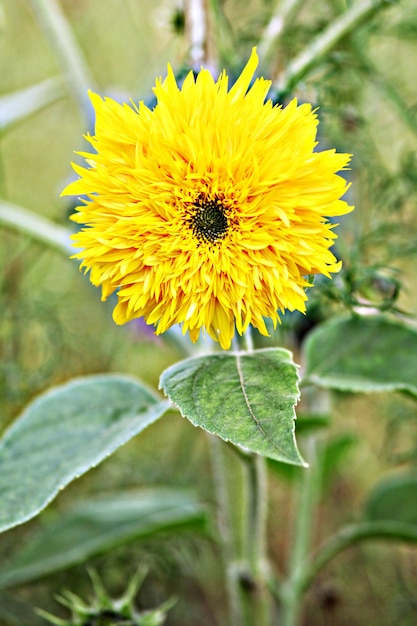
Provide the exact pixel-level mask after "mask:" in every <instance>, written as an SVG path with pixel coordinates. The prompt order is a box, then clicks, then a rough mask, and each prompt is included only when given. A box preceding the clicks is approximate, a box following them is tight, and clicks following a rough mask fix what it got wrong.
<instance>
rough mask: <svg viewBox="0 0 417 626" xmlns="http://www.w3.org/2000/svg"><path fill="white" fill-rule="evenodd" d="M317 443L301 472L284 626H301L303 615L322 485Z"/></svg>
mask: <svg viewBox="0 0 417 626" xmlns="http://www.w3.org/2000/svg"><path fill="white" fill-rule="evenodd" d="M316 446H317V442H316V440H315V438H314V437H311V438H310V439H309V441H308V442H307V449H306V457H307V459H308V462H309V464H310V467H309V468H306V469H304V470H303V471H302V474H301V485H300V488H299V492H298V501H297V506H296V511H295V528H294V540H293V545H292V552H291V556H290V563H289V572H288V576H287V578H286V580H285V582H284V583H283V585H282V588H281V603H282V626H297V624H298V623H299V619H300V614H301V606H302V602H301V598H302V593H303V581H304V577H305V569H306V568H307V563H308V555H309V551H310V544H311V536H312V532H313V519H314V509H315V506H316V503H317V500H318V497H319V492H320V485H321V463H320V459H319V455H318V454H317V449H316Z"/></svg>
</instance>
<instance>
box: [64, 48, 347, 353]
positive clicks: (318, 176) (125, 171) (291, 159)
mask: <svg viewBox="0 0 417 626" xmlns="http://www.w3.org/2000/svg"><path fill="white" fill-rule="evenodd" d="M256 66H257V55H256V52H255V50H253V51H252V55H251V57H250V59H249V61H248V63H247V65H246V67H245V68H244V70H243V72H242V74H241V75H240V77H239V78H238V80H237V81H236V83H235V84H234V85H233V86H232V88H231V89H230V90H228V77H227V75H226V73H225V72H223V73H222V74H221V75H220V77H219V78H218V80H217V81H214V79H213V78H212V76H211V74H210V73H209V71H208V70H206V69H202V70H201V71H200V73H199V74H198V76H197V78H194V75H193V73H192V72H190V73H189V74H188V76H187V77H186V79H185V81H184V83H183V85H182V88H181V89H179V87H178V85H177V83H176V80H175V77H174V74H173V72H172V70H171V68H170V67H168V76H167V78H166V79H165V80H164V81H162V80H158V81H157V83H156V86H155V88H154V92H155V95H156V99H157V104H156V106H155V108H154V109H153V110H150V109H149V108H148V107H146V106H145V105H144V104H143V102H141V103H140V105H139V107H135V106H129V105H127V104H124V105H120V104H118V103H116V102H115V101H113V100H111V99H110V98H105V99H104V100H102V99H101V98H100V97H99V96H97V95H96V94H91V100H92V103H93V105H94V108H95V111H96V128H95V135H94V136H88V137H87V140H88V141H89V142H90V143H91V145H92V146H93V148H94V149H95V150H96V153H94V154H89V153H82V156H84V157H85V159H86V160H87V163H88V166H89V167H88V168H82V167H79V166H76V165H74V169H75V170H76V172H77V173H78V174H79V175H80V179H79V180H77V181H75V182H74V183H71V184H70V185H69V186H68V187H67V188H66V189H65V191H64V194H66V195H83V196H86V197H87V200H86V201H85V202H84V205H83V206H80V207H78V210H77V212H76V214H75V215H73V216H72V219H73V220H74V221H76V222H78V223H79V224H82V225H83V226H84V228H83V229H82V230H81V232H79V233H77V234H76V235H74V241H75V244H76V245H77V246H78V247H80V248H81V252H79V253H77V254H76V255H75V257H77V258H79V259H82V263H81V266H82V267H85V268H86V270H91V274H90V279H91V282H92V283H93V284H94V285H101V286H102V293H103V299H105V298H107V297H108V296H109V295H110V294H111V293H113V292H114V291H115V290H117V296H118V303H117V305H116V307H115V310H114V319H115V321H116V322H117V323H118V324H123V323H125V322H128V321H129V320H131V319H134V318H136V317H142V316H143V317H144V318H145V321H146V322H147V323H148V324H154V325H155V326H156V332H157V333H162V332H164V331H166V330H167V329H168V328H170V327H171V326H172V325H173V324H177V323H180V324H182V328H183V332H184V333H185V332H187V331H188V332H189V334H190V336H191V339H192V340H193V341H195V340H196V339H197V338H198V336H199V333H200V330H201V328H205V329H206V330H207V332H208V333H209V335H210V336H211V337H213V338H214V339H215V340H217V341H219V342H220V344H221V346H222V347H223V348H228V347H229V346H230V344H231V340H232V337H233V335H234V332H235V328H236V330H237V331H238V333H240V334H242V333H244V332H245V330H246V329H247V327H248V325H249V324H252V325H253V326H255V327H256V328H257V329H258V330H259V331H260V332H261V333H262V334H267V329H266V326H265V322H264V318H266V317H269V318H271V319H272V320H273V322H274V324H276V323H277V321H279V313H283V312H284V311H285V309H289V310H299V311H304V310H305V301H306V299H307V296H306V294H305V289H306V287H308V285H309V283H308V281H307V280H306V278H305V277H306V276H307V275H311V274H325V275H326V276H329V275H330V273H333V272H337V271H339V269H340V263H338V262H337V260H336V258H335V257H334V255H333V254H332V253H331V252H330V250H329V248H330V247H331V245H332V243H333V240H334V239H335V237H336V235H335V234H334V233H333V231H332V228H333V226H332V224H330V223H329V221H328V219H327V218H329V217H333V216H336V215H342V214H344V213H347V212H349V211H350V210H351V207H349V206H348V205H347V204H346V202H344V201H343V200H340V198H341V196H342V195H343V194H344V192H345V191H346V188H347V185H346V182H345V180H344V179H343V178H342V177H341V176H338V175H337V173H336V172H338V171H339V170H342V169H343V168H345V167H346V166H347V164H348V162H349V157H350V155H347V154H337V153H336V152H335V151H334V150H325V151H322V152H317V151H315V148H316V145H317V142H316V131H317V123H318V122H317V117H316V115H315V113H314V111H312V108H311V105H309V104H302V105H300V106H298V105H297V102H296V100H293V101H292V102H290V104H289V105H288V106H287V107H285V108H281V107H280V106H273V104H272V102H271V101H270V100H268V101H265V98H266V95H267V92H268V89H269V87H270V82H269V81H266V80H264V79H263V78H258V79H257V80H255V82H254V83H253V85H252V86H251V87H250V88H249V86H250V82H251V80H252V77H253V74H254V72H255V69H256Z"/></svg>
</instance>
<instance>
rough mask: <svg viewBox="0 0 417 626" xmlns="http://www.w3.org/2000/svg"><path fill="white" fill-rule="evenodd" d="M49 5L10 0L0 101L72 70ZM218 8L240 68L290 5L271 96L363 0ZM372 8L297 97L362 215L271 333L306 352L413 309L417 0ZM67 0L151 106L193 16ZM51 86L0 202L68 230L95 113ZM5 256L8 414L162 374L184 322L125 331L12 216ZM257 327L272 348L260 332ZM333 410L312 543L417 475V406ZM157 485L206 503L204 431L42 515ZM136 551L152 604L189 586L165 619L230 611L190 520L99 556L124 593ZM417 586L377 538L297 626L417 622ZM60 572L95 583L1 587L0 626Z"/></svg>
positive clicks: (21, 535) (118, 461) (2, 297)
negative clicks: (347, 164)
mask: <svg viewBox="0 0 417 626" xmlns="http://www.w3.org/2000/svg"><path fill="white" fill-rule="evenodd" d="M359 2H360V0H357V3H359ZM39 4H40V3H39V2H35V1H33V2H31V1H30V0H3V1H2V2H1V4H0V75H1V82H0V98H1V97H2V96H7V97H9V96H10V94H11V93H15V92H19V91H20V90H25V89H27V88H29V87H32V86H35V85H40V84H42V83H43V82H44V81H48V80H49V79H51V78H55V77H58V82H57V83H56V84H57V85H58V84H60V82H59V81H60V80H61V79H62V75H64V74H65V72H64V70H63V68H62V65H61V64H60V61H59V59H58V56H57V54H56V50H55V49H54V47H53V44H52V43H51V41H50V39H48V37H47V34H46V31H45V30H44V29H43V27H42V25H41V20H40V19H39V8H38V7H39ZM208 4H209V6H210V8H211V15H212V24H211V30H212V33H211V36H212V39H213V42H214V44H213V50H214V51H215V53H213V59H214V62H215V64H218V65H219V66H220V67H223V66H226V67H227V68H228V69H230V70H231V71H232V72H233V71H234V72H235V73H237V72H238V71H239V70H240V68H241V67H242V65H243V62H244V60H245V59H246V58H247V56H248V51H249V50H250V48H251V46H253V45H256V44H258V46H259V49H262V45H263V44H264V43H265V41H266V39H265V37H266V32H267V29H268V26H269V25H270V24H271V22H272V20H273V19H274V17H277V16H279V15H280V11H282V12H283V14H284V13H285V16H286V18H285V20H284V22H283V25H284V26H283V29H282V31H281V33H279V34H278V35H277V36H276V38H275V39H274V40H273V44H272V45H271V46H270V47H269V48H265V49H266V51H267V52H268V54H265V57H264V61H263V60H262V58H261V63H263V64H262V72H263V73H264V75H265V76H269V77H271V78H272V80H273V93H277V90H276V87H277V85H279V79H280V76H282V72H283V71H284V70H285V68H286V67H287V66H288V64H289V63H290V62H291V60H293V59H294V58H295V57H296V56H297V55H298V54H299V53H301V52H302V51H303V50H304V49H305V46H308V45H309V44H310V43H311V42H312V41H313V40H314V39H315V38H316V37H320V35H321V34H322V33H323V32H324V31H325V30H326V28H328V27H329V26H331V24H332V23H336V21H337V19H338V18H339V17H340V16H341V15H342V14H343V12H344V11H346V10H347V9H349V7H351V6H352V5H353V4H355V3H352V2H350V1H349V0H325V1H324V2H323V1H321V0H320V1H319V0H305V1H304V2H300V1H298V2H297V1H292V2H291V0H290V1H288V0H282V1H281V2H273V0H265V1H264V2H262V0H244V1H241V0H227V1H226V0H211V2H210V3H208ZM375 4H380V5H381V6H382V9H383V10H380V11H379V10H378V11H377V10H375V11H374V13H373V14H372V15H370V16H369V19H367V21H365V22H364V23H362V24H360V25H359V26H358V27H356V28H355V29H354V30H353V31H352V32H350V33H349V34H347V35H346V36H345V37H343V38H342V39H341V40H340V41H338V42H337V44H336V45H335V46H334V47H333V48H332V50H331V51H329V52H328V53H326V55H325V56H324V58H323V59H322V60H321V62H320V63H317V64H316V65H314V66H313V67H312V68H311V69H310V70H309V72H308V73H307V74H306V75H305V76H303V78H302V80H300V81H299V82H298V84H297V85H296V87H295V89H294V90H293V94H292V95H296V96H297V97H298V99H299V100H300V101H303V100H308V101H311V102H313V103H314V104H315V105H317V107H319V109H318V114H319V117H320V120H321V126H320V137H319V139H320V145H321V146H322V147H328V146H334V147H336V148H337V149H338V150H339V151H346V152H351V153H353V155H354V157H353V161H352V170H351V171H349V172H346V176H347V177H348V178H349V180H351V181H352V187H351V189H350V190H349V201H351V202H352V203H353V204H355V205H356V207H357V210H356V211H355V212H354V213H353V214H351V215H349V216H347V217H346V218H343V220H342V224H341V226H339V229H338V232H339V239H338V241H337V253H338V254H339V256H340V257H341V258H342V259H343V269H342V272H341V273H340V274H339V275H338V276H337V277H336V278H335V279H334V280H333V281H332V282H330V281H328V280H327V279H326V280H324V279H323V280H317V281H316V284H315V286H314V287H313V288H312V289H311V290H310V303H309V310H308V315H307V316H306V317H303V316H300V315H293V316H292V315H288V316H287V317H286V318H285V319H284V320H283V322H284V323H283V326H282V328H280V329H277V331H276V332H275V333H274V334H273V341H272V343H274V344H275V345H276V344H279V345H282V344H283V343H284V344H286V345H290V346H292V347H294V348H295V349H296V350H297V349H298V347H299V345H300V343H301V342H302V340H303V338H304V336H305V335H306V334H307V333H308V332H309V330H310V329H311V328H312V327H313V326H314V325H315V324H317V323H318V322H320V321H321V320H323V319H325V318H327V317H330V316H331V315H333V314H334V313H335V312H340V311H344V310H346V309H349V310H350V309H352V308H354V309H355V308H358V307H367V308H371V309H372V308H379V309H383V310H385V311H388V312H391V313H393V314H394V315H403V314H406V315H408V316H412V315H415V312H416V295H415V287H414V285H415V279H414V276H415V272H416V269H417V268H416V259H415V253H416V241H417V220H416V219H415V207H416V201H417V184H416V183H417V158H416V146H417V82H416V81H415V80H411V77H412V76H413V75H414V66H415V63H416V62H417V13H416V10H415V0H403V1H401V2H394V1H393V2H391V3H389V2H385V3H384V2H381V3H375ZM61 7H62V10H63V13H64V15H65V16H66V18H67V20H68V24H69V25H70V27H71V29H72V33H73V35H74V38H75V40H76V42H78V45H79V48H80V50H81V51H82V55H83V57H84V58H85V63H86V67H87V68H88V72H89V73H90V74H91V76H92V77H94V81H95V83H96V85H98V87H96V88H97V89H98V90H99V91H100V92H102V93H103V94H109V95H111V96H113V97H116V98H123V99H129V98H130V97H132V98H133V99H134V100H137V99H144V100H147V101H148V100H149V98H150V97H151V95H152V94H151V87H152V85H153V83H154V78H155V76H158V75H163V74H164V73H165V71H166V64H167V62H170V63H171V64H172V66H173V67H174V68H175V69H176V70H178V71H180V70H182V71H184V68H187V67H188V57H187V54H188V45H187V41H186V20H185V17H186V15H185V12H184V6H183V4H182V3H181V2H180V1H179V0H178V1H176V0H172V1H169V0H158V2H155V1H151V0H106V2H105V3H103V2H100V1H99V0H61ZM64 83H65V81H64ZM54 84H55V83H54ZM274 89H275V91H274ZM58 91H59V94H60V95H59V97H58ZM58 91H57V93H56V98H55V96H54V97H52V96H53V94H52V93H51V94H50V96H51V103H50V104H48V103H47V102H46V101H45V103H44V105H42V106H39V110H38V111H37V112H36V111H33V112H31V113H30V115H29V113H28V115H27V116H25V117H24V119H23V118H22V120H21V121H20V123H16V120H13V124H7V125H6V123H4V124H3V123H2V122H4V119H3V120H0V128H1V129H2V130H1V135H0V198H1V199H3V200H6V201H8V202H12V203H16V204H17V205H21V206H23V207H26V208H28V209H31V210H32V211H34V212H35V213H37V214H39V215H43V216H45V217H48V218H50V219H51V220H53V221H54V222H55V223H57V224H61V225H67V223H68V220H67V216H68V211H69V209H70V207H68V206H67V204H66V203H65V202H64V201H62V200H59V197H58V196H59V193H60V190H61V189H62V188H63V186H64V185H65V183H66V182H67V180H68V177H69V176H71V174H70V167H69V161H70V160H71V159H72V158H74V156H73V150H74V148H77V149H82V147H83V145H82V140H81V134H82V132H85V131H87V130H88V129H89V126H90V127H91V123H92V120H91V117H89V115H90V116H91V113H90V114H89V112H88V111H84V112H83V111H82V110H81V109H80V107H79V106H78V103H77V100H76V98H74V91H73V89H72V88H71V87H67V88H66V92H65V94H64V95H61V91H60V89H59V90H58ZM32 97H33V92H32ZM32 102H33V101H32ZM2 103H3V104H4V100H3V101H2V100H0V113H1V111H2V108H1V105H2ZM29 109H30V107H29ZM0 268H1V272H0V310H1V316H0V399H1V410H0V426H1V427H2V428H3V427H5V426H6V425H7V424H9V423H10V422H11V421H12V419H13V418H14V416H15V415H16V414H17V413H18V412H19V410H20V409H21V408H22V407H23V406H24V405H25V404H26V403H27V402H28V401H29V400H30V399H31V398H32V397H33V396H34V395H36V394H38V393H39V392H40V391H42V390H44V389H46V388H48V387H49V386H51V385H53V384H56V383H58V382H61V381H63V380H67V379H68V378H70V377H72V376H75V375H82V374H87V373H95V372H112V371H120V372H123V373H126V374H129V373H131V374H134V375H136V376H139V377H140V378H142V380H144V381H145V382H147V383H149V384H150V385H153V386H155V385H156V383H157V380H158V377H159V374H160V372H161V371H162V370H163V369H164V368H165V367H166V366H168V365H170V364H171V363H174V362H175V361H176V360H177V358H178V357H179V356H180V355H181V349H180V347H179V345H178V342H177V340H176V336H175V333H169V334H167V335H166V337H163V338H158V339H156V338H155V337H154V336H153V334H152V331H151V330H149V329H148V328H145V327H144V326H143V325H141V324H140V323H132V324H130V325H128V326H127V327H125V328H119V327H116V326H115V325H114V324H113V323H112V321H111V308H112V307H111V305H110V304H105V305H103V304H102V303H101V302H100V294H99V292H98V290H95V289H94V288H93V287H91V286H89V285H88V283H87V281H86V280H85V279H84V278H83V276H82V275H81V274H79V273H78V269H77V265H76V263H75V262H69V261H68V260H67V259H66V258H65V257H64V256H60V255H59V254H58V253H57V252H55V251H52V250H49V249H47V248H46V247H44V246H42V245H40V244H39V243H37V242H34V241H31V240H30V239H29V238H27V237H26V236H22V235H20V234H18V233H17V232H13V231H12V230H10V229H8V228H0ZM256 341H257V344H258V345H259V346H262V345H266V344H265V343H264V340H263V339H261V338H256ZM268 345H271V343H268ZM331 413H332V415H333V419H331V420H330V427H329V429H328V430H329V435H328V437H329V441H328V443H327V444H326V458H325V463H326V465H325V468H324V476H323V489H324V495H323V500H322V503H321V505H320V509H319V520H318V522H319V523H318V528H317V532H316V537H315V541H316V542H317V544H318V543H319V542H320V541H321V540H322V539H323V538H324V537H325V536H326V535H328V534H329V532H331V531H332V530H334V528H336V527H337V525H338V524H340V523H341V522H342V521H346V520H353V519H355V518H356V517H357V516H358V515H359V512H360V510H361V508H362V503H363V501H364V499H365V494H366V493H367V491H368V490H369V489H370V487H372V485H373V484H375V483H376V482H377V481H378V480H379V479H380V478H381V476H382V475H384V474H385V473H386V472H387V471H391V472H394V471H398V470H399V469H407V471H410V472H411V473H413V475H415V471H416V461H417V443H416V442H417V439H416V437H417V430H416V429H417V420H416V411H415V403H411V401H409V400H407V399H402V398H401V399H399V398H397V397H396V398H395V399H394V400H393V399H391V398H388V397H386V396H381V397H380V398H379V399H377V400H375V399H373V400H372V402H370V401H369V399H367V398H358V397H356V398H354V397H352V396H351V395H350V394H337V395H336V396H335V397H334V399H333V406H332V407H331ZM320 414H321V412H320ZM325 414H326V415H327V412H325ZM336 417H337V419H336ZM156 441H157V442H158V450H159V451H160V452H159V453H158V458H157V459H156V458H155V442H156ZM300 441H301V444H302V442H303V439H302V437H301V439H300ZM353 444H354V445H353ZM230 463H231V465H233V459H232V458H231V461H230ZM278 465H279V464H278ZM274 469H276V472H272V471H271V472H270V473H271V480H272V481H273V490H272V491H273V494H272V505H271V513H270V516H271V533H270V546H271V553H272V556H273V558H274V561H275V563H278V564H279V563H282V562H283V560H284V557H285V554H286V553H287V549H288V546H287V545H286V538H287V536H288V528H289V527H290V524H291V522H292V519H291V510H290V507H289V506H288V498H289V486H288V483H287V482H284V483H283V482H282V481H281V477H282V472H281V471H280V468H279V467H275V468H274ZM275 475H277V476H278V479H277V480H276V479H275ZM293 478H294V476H293ZM291 482H293V481H291ZM161 483H166V484H170V485H175V486H182V487H190V486H192V487H193V488H195V489H196V490H197V492H198V493H199V494H200V496H201V499H202V500H204V501H206V502H208V504H209V506H211V505H212V504H213V501H214V495H213V489H212V484H211V479H210V475H209V459H208V452H207V449H206V442H205V438H204V436H203V434H202V433H197V432H196V431H195V429H193V428H192V427H191V426H190V424H188V423H185V422H184V421H183V420H181V418H179V417H178V416H169V417H168V418H167V419H164V420H163V421H162V422H161V423H160V424H159V423H158V424H157V425H156V426H155V427H153V428H152V431H149V433H148V432H146V433H145V435H144V437H143V439H141V442H140V445H139V444H138V443H137V442H136V441H132V442H130V443H129V444H128V445H127V446H126V447H125V448H124V449H123V450H121V451H120V452H119V453H118V454H117V455H116V456H115V457H114V458H113V459H112V460H110V461H109V462H107V463H106V464H105V465H104V466H101V467H99V468H97V469H96V470H94V471H92V472H91V473H90V474H89V475H88V476H85V477H83V478H82V479H81V480H79V481H77V483H75V484H74V485H72V486H71V487H70V488H69V489H68V490H67V491H66V492H65V493H64V494H62V496H60V498H58V500H57V502H56V503H54V505H53V506H52V507H50V508H49V509H48V510H47V511H46V512H45V513H44V519H46V520H48V518H49V517H51V516H52V517H53V516H54V515H55V516H56V515H60V514H62V513H63V512H65V510H68V507H69V503H71V502H72V501H73V500H74V499H79V498H81V497H85V496H86V495H88V494H89V493H93V492H94V493H96V492H103V491H105V490H107V489H112V490H114V491H116V490H118V489H126V488H128V487H132V486H137V485H149V484H150V485H154V484H161ZM40 524H41V522H40V521H38V520H34V521H33V522H30V523H29V524H27V525H25V526H24V527H22V528H19V529H15V530H13V531H10V532H8V533H6V534H4V535H3V536H2V537H1V540H0V558H1V560H2V562H4V563H7V557H8V556H9V557H10V556H12V555H13V553H14V550H15V548H16V546H19V545H21V544H24V543H25V541H29V540H30V538H31V537H32V536H35V535H36V533H37V531H38V529H39V525H40ZM143 561H145V562H146V563H147V564H148V565H149V567H150V573H149V576H148V578H147V580H146V583H145V585H144V587H143V589H141V590H140V593H139V604H140V606H143V607H149V606H158V605H160V604H161V602H163V601H164V600H165V599H166V598H167V597H169V596H170V595H171V594H172V593H173V594H175V595H177V596H178V597H179V598H180V601H179V603H178V605H176V606H175V607H174V608H173V609H172V610H171V611H170V613H169V615H168V618H167V624H172V625H175V624H181V625H182V626H188V625H190V626H191V625H194V624H196V623H198V624H201V625H202V626H213V625H214V624H216V623H218V624H221V623H224V611H225V607H224V602H225V600H224V595H223V591H222V586H223V583H221V582H220V581H221V571H220V566H219V554H218V548H217V545H216V542H215V541H213V540H208V539H207V538H206V537H204V538H203V537H201V536H199V535H194V534H191V533H190V534H189V535H184V536H181V537H179V536H178V537H175V538H174V539H173V538H172V537H165V536H164V535H162V536H161V535H155V536H154V537H149V538H148V539H147V540H146V541H144V542H141V543H137V542H132V543H131V544H130V545H127V546H122V547H120V548H118V549H117V550H115V551H113V552H112V553H109V554H105V555H102V556H97V557H95V558H94V559H93V560H92V562H93V563H94V565H96V566H97V567H98V569H100V571H101V572H103V576H104V577H105V581H106V586H107V587H108V588H109V589H111V592H112V594H113V593H114V595H117V594H118V593H122V592H123V590H124V589H125V588H126V584H127V578H128V576H129V573H130V572H132V571H134V570H135V569H136V567H137V564H138V563H139V562H143ZM416 584H417V557H416V555H415V553H414V552H412V551H411V550H409V549H404V548H402V549H399V548H393V547H389V548H386V547H385V546H384V547H382V546H381V545H380V544H378V545H373V546H369V547H368V546H366V547H365V546H362V547H361V548H359V549H356V550H354V551H350V552H346V553H345V554H343V555H341V556H340V558H338V559H337V560H335V561H334V562H332V563H331V564H330V565H329V566H328V567H327V568H326V569H325V570H323V571H322V572H321V574H320V576H319V577H318V579H317V581H316V582H315V583H314V584H313V586H312V588H311V590H310V592H309V594H308V596H307V611H306V615H308V618H307V621H306V622H305V624H306V626H322V625H324V624H328V623H331V624H332V626H344V625H345V624H348V623H349V624H372V623H378V624H379V625H380V626H391V625H393V624H398V623H401V625H402V626H408V625H409V626H411V625H412V624H415V621H416V609H415V607H416V605H417V597H416V592H415V589H416ZM63 587H67V588H71V589H72V590H74V591H75V592H76V593H77V594H80V595H81V596H82V597H85V595H86V593H87V594H88V592H89V582H88V578H87V576H86V575H85V573H84V568H83V567H82V566H81V567H80V566H77V567H73V568H72V569H69V570H68V571H66V572H62V573H58V574H54V575H51V576H49V577H45V578H44V579H42V580H41V581H40V582H38V583H36V584H32V585H27V586H23V587H21V588H18V589H16V590H13V592H12V591H10V592H2V593H1V594H0V624H1V626H15V625H16V624H19V625H20V626H24V625H25V624H36V625H37V626H38V625H39V624H40V623H43V622H42V620H40V618H38V617H36V616H35V615H34V614H33V612H32V607H33V606H38V607H39V606H42V607H43V608H44V609H46V610H49V611H50V612H52V613H58V612H59V610H60V609H59V607H58V605H57V604H56V602H55V601H54V600H53V596H54V594H55V593H57V592H59V591H60V590H61V589H62V588H63ZM352 588H353V590H352ZM353 591H354V593H355V602H354V603H352V602H351V597H352V593H353ZM30 615H33V618H32V619H31V618H30V617H28V616H30Z"/></svg>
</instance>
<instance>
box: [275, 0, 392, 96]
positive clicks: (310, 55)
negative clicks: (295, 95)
mask: <svg viewBox="0 0 417 626" xmlns="http://www.w3.org/2000/svg"><path fill="white" fill-rule="evenodd" d="M393 4H395V3H394V2H388V1H387V0H360V1H359V0H358V1H357V2H356V3H355V4H354V5H353V6H351V8H350V9H348V10H347V11H346V12H345V13H343V14H341V15H340V17H338V18H337V19H336V20H334V21H333V22H332V23H331V24H330V25H329V26H328V27H327V28H326V29H325V30H324V31H323V32H322V33H321V34H320V35H318V36H317V37H316V38H315V39H313V41H312V42H311V43H310V44H309V45H308V46H307V47H306V48H305V49H304V50H303V51H302V52H301V53H300V54H299V55H298V56H296V57H295V59H294V60H293V61H291V62H290V64H289V65H288V67H287V69H286V70H285V71H284V72H283V73H282V74H281V75H280V76H279V77H278V78H277V80H276V81H274V89H275V91H276V92H277V94H278V97H279V99H282V98H283V97H284V96H286V95H287V94H289V93H290V92H291V90H292V89H293V88H294V87H295V86H296V85H297V84H298V83H299V82H300V81H301V80H302V79H303V78H304V77H305V76H306V75H307V74H308V73H309V71H310V70H311V69H312V68H313V67H314V66H316V65H317V64H318V63H319V62H320V61H321V60H322V59H323V57H324V56H325V55H326V54H328V53H329V52H330V51H331V50H332V49H333V48H334V47H335V45H336V44H337V43H338V42H339V41H340V40H341V39H342V38H343V37H346V35H349V34H350V33H351V32H353V31H354V30H355V29H356V28H358V26H360V25H361V24H363V23H365V22H367V21H369V19H370V18H371V17H372V16H373V15H374V14H376V13H377V12H379V11H380V10H381V9H383V8H385V7H388V6H392V5H393Z"/></svg>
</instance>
